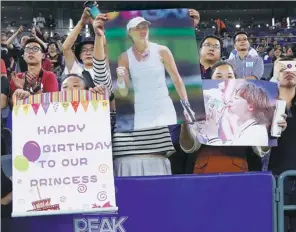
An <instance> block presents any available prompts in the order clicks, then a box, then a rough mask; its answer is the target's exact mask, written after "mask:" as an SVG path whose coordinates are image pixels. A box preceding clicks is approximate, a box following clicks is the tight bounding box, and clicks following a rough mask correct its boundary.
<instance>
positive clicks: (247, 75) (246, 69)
mask: <svg viewBox="0 0 296 232" xmlns="http://www.w3.org/2000/svg"><path fill="white" fill-rule="evenodd" d="M233 44H234V48H235V49H236V50H237V54H236V55H235V57H233V58H230V59H228V60H227V61H228V63H230V64H231V65H232V66H233V68H234V70H235V72H236V75H237V78H242V79H249V80H260V79H261V77H262V75H263V73H264V63H263V60H262V58H261V57H259V56H252V55H251V54H250V53H249V48H250V43H249V40H248V34H247V33H246V32H243V31H241V32H237V33H236V34H235V35H234V36H233Z"/></svg>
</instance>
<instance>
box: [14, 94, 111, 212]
mask: <svg viewBox="0 0 296 232" xmlns="http://www.w3.org/2000/svg"><path fill="white" fill-rule="evenodd" d="M13 130H14V131H16V132H17V131H21V133H14V134H13V189H14V194H13V202H14V204H13V216H17V217H19V216H32V215H50V214H69V213H87V212H97V211H116V210H117V208H116V202H115V188H114V177H113V165H112V143H111V128H110V111H109V101H108V97H107V94H105V95H96V94H92V93H89V92H88V91H73V92H67V93H65V92H57V93H46V94H41V95H37V96H32V97H30V98H28V99H26V100H24V101H21V102H17V105H15V106H14V109H13ZM94 205H95V206H96V207H94ZM98 206H99V207H98Z"/></svg>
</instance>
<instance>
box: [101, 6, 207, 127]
mask: <svg viewBox="0 0 296 232" xmlns="http://www.w3.org/2000/svg"><path fill="white" fill-rule="evenodd" d="M108 19H109V20H108V22H106V24H105V29H106V37H107V49H108V58H109V60H110V69H111V75H112V79H113V83H114V88H115V98H116V111H117V121H116V122H117V130H118V131H132V130H141V129H146V128H154V127H159V126H166V125H172V124H177V123H179V124H182V123H186V122H188V121H189V122H195V121H197V120H204V119H205V109H204V101H203V95H202V86H201V84H202V82H201V77H200V70H199V67H198V65H197V64H198V62H197V44H196V38H195V30H194V28H193V19H192V18H191V17H189V15H188V9H167V10H143V11H125V12H118V13H116V14H114V13H109V14H108Z"/></svg>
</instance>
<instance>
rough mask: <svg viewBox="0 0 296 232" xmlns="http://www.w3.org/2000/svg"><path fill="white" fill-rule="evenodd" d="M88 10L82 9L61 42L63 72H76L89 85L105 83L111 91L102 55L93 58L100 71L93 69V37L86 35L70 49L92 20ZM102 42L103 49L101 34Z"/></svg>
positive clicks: (110, 82)
mask: <svg viewBox="0 0 296 232" xmlns="http://www.w3.org/2000/svg"><path fill="white" fill-rule="evenodd" d="M95 4H96V3H95ZM96 6H97V4H96ZM89 11H90V9H89V8H88V7H86V8H85V9H84V11H83V14H82V16H81V19H80V20H79V22H78V23H77V25H76V26H75V27H74V28H73V30H72V31H71V33H70V34H69V36H68V37H67V39H66V40H65V42H64V43H63V53H64V57H65V63H66V68H65V74H73V73H74V74H77V75H79V76H81V77H83V78H86V80H87V82H91V83H87V84H88V85H89V87H90V86H91V85H105V86H107V87H108V89H109V90H110V91H112V90H113V87H112V80H111V76H110V72H109V68H108V67H107V66H108V65H107V62H106V58H105V57H104V59H102V60H95V62H96V63H98V64H99V66H100V69H99V70H100V71H98V70H94V69H93V53H94V49H95V47H94V44H95V41H94V38H92V37H86V38H85V39H84V40H83V41H82V42H81V43H79V44H78V45H77V46H76V47H75V52H73V51H72V47H73V45H74V43H75V41H76V39H77V37H78V35H79V34H80V32H81V30H82V29H83V28H84V26H85V25H88V24H89V23H92V21H93V19H92V18H91V15H90V13H89ZM103 20H107V18H106V17H105V18H104V19H103ZM103 43H104V49H106V48H105V45H106V38H105V36H103ZM105 53H106V52H105ZM81 63H82V65H81ZM105 69H106V70H107V71H106V72H105V71H104V70H105ZM102 70H103V71H102ZM88 79H90V80H88ZM112 96H113V95H112ZM113 98H114V97H113Z"/></svg>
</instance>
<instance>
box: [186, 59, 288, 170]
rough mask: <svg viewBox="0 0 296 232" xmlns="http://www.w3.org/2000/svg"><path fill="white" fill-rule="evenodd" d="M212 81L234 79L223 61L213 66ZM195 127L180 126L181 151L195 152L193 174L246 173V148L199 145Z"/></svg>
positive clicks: (261, 153) (281, 125)
mask: <svg viewBox="0 0 296 232" xmlns="http://www.w3.org/2000/svg"><path fill="white" fill-rule="evenodd" d="M212 79H216V80H217V79H219V80H229V79H235V73H234V70H233V68H232V66H231V65H230V64H229V63H227V62H224V61H222V62H218V63H216V64H215V65H214V66H213V71H212ZM230 95H231V94H230ZM215 123H216V122H215ZM278 125H279V126H280V127H282V128H283V129H285V128H286V122H285V121H279V122H278ZM196 127H197V123H195V124H194V125H186V124H184V125H182V128H181V134H180V145H181V147H182V149H183V150H184V151H185V152H186V153H193V152H197V153H196V154H197V158H196V161H195V167H194V173H220V172H246V171H248V163H247V154H249V153H250V152H251V151H249V148H248V147H245V146H231V147H223V146H219V147H215V146H207V145H201V144H200V143H199V141H198V136H199V133H198V132H197V130H196ZM253 136H254V135H253ZM253 150H254V152H255V153H256V154H257V155H259V156H264V155H265V154H266V153H265V152H264V151H263V150H262V149H261V147H253Z"/></svg>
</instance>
